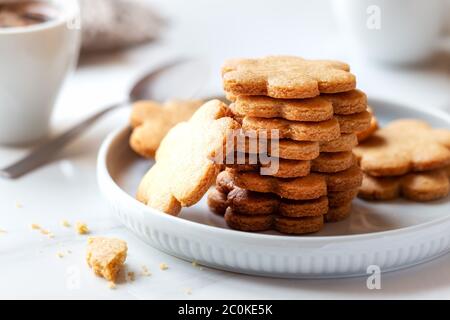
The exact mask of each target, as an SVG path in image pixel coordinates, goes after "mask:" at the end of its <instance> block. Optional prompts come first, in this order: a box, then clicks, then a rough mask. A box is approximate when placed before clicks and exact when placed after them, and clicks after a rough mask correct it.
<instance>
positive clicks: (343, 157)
mask: <svg viewBox="0 0 450 320" xmlns="http://www.w3.org/2000/svg"><path fill="white" fill-rule="evenodd" d="M355 163H356V160H355V157H354V155H353V153H352V152H351V151H345V152H333V153H330V152H323V153H321V154H320V156H319V157H318V158H317V159H314V160H313V161H312V162H311V170H312V171H314V172H331V173H332V172H339V171H344V170H347V169H349V168H350V167H351V166H353V165H354V164H355Z"/></svg>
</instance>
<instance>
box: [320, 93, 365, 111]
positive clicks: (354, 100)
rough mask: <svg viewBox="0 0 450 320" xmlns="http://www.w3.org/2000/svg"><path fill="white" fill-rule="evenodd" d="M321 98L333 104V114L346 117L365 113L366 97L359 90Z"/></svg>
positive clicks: (326, 95)
mask: <svg viewBox="0 0 450 320" xmlns="http://www.w3.org/2000/svg"><path fill="white" fill-rule="evenodd" d="M321 97H323V98H325V99H327V100H328V101H330V102H331V103H332V104H333V111H334V114H340V115H346V114H354V113H360V112H364V111H366V108H367V96H366V94H365V93H364V92H362V91H361V90H352V91H347V92H341V93H334V94H323V95H321Z"/></svg>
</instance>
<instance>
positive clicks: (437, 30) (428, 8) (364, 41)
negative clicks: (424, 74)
mask: <svg viewBox="0 0 450 320" xmlns="http://www.w3.org/2000/svg"><path fill="white" fill-rule="evenodd" d="M333 5H334V6H333V7H334V12H335V15H336V18H337V21H338V23H339V27H340V28H341V31H342V36H343V38H344V39H346V40H347V45H349V51H351V52H357V53H359V54H360V55H362V56H364V57H367V58H369V59H370V60H375V61H381V62H388V63H395V64H411V63H417V62H420V61H423V60H425V59H426V58H428V57H430V55H431V54H432V53H433V52H434V51H435V50H436V48H437V47H438V46H439V42H440V41H442V37H441V36H442V31H443V29H444V18H445V15H446V14H448V11H447V3H446V2H445V1H444V0H334V1H333Z"/></svg>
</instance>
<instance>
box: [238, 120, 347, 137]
mask: <svg viewBox="0 0 450 320" xmlns="http://www.w3.org/2000/svg"><path fill="white" fill-rule="evenodd" d="M242 129H243V130H244V131H252V132H256V133H258V134H261V133H265V134H267V136H268V137H269V138H270V137H271V130H278V133H279V138H280V139H292V140H297V141H331V140H335V139H338V138H339V137H340V134H341V131H340V130H339V123H338V121H337V119H335V118H333V119H331V120H326V121H321V122H300V121H289V120H285V119H280V118H273V119H266V118H255V117H245V118H244V119H243V120H242Z"/></svg>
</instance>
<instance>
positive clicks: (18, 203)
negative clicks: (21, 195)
mask: <svg viewBox="0 0 450 320" xmlns="http://www.w3.org/2000/svg"><path fill="white" fill-rule="evenodd" d="M15 207H16V208H17V209H22V208H23V205H22V204H21V203H20V202H19V201H16V203H15Z"/></svg>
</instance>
